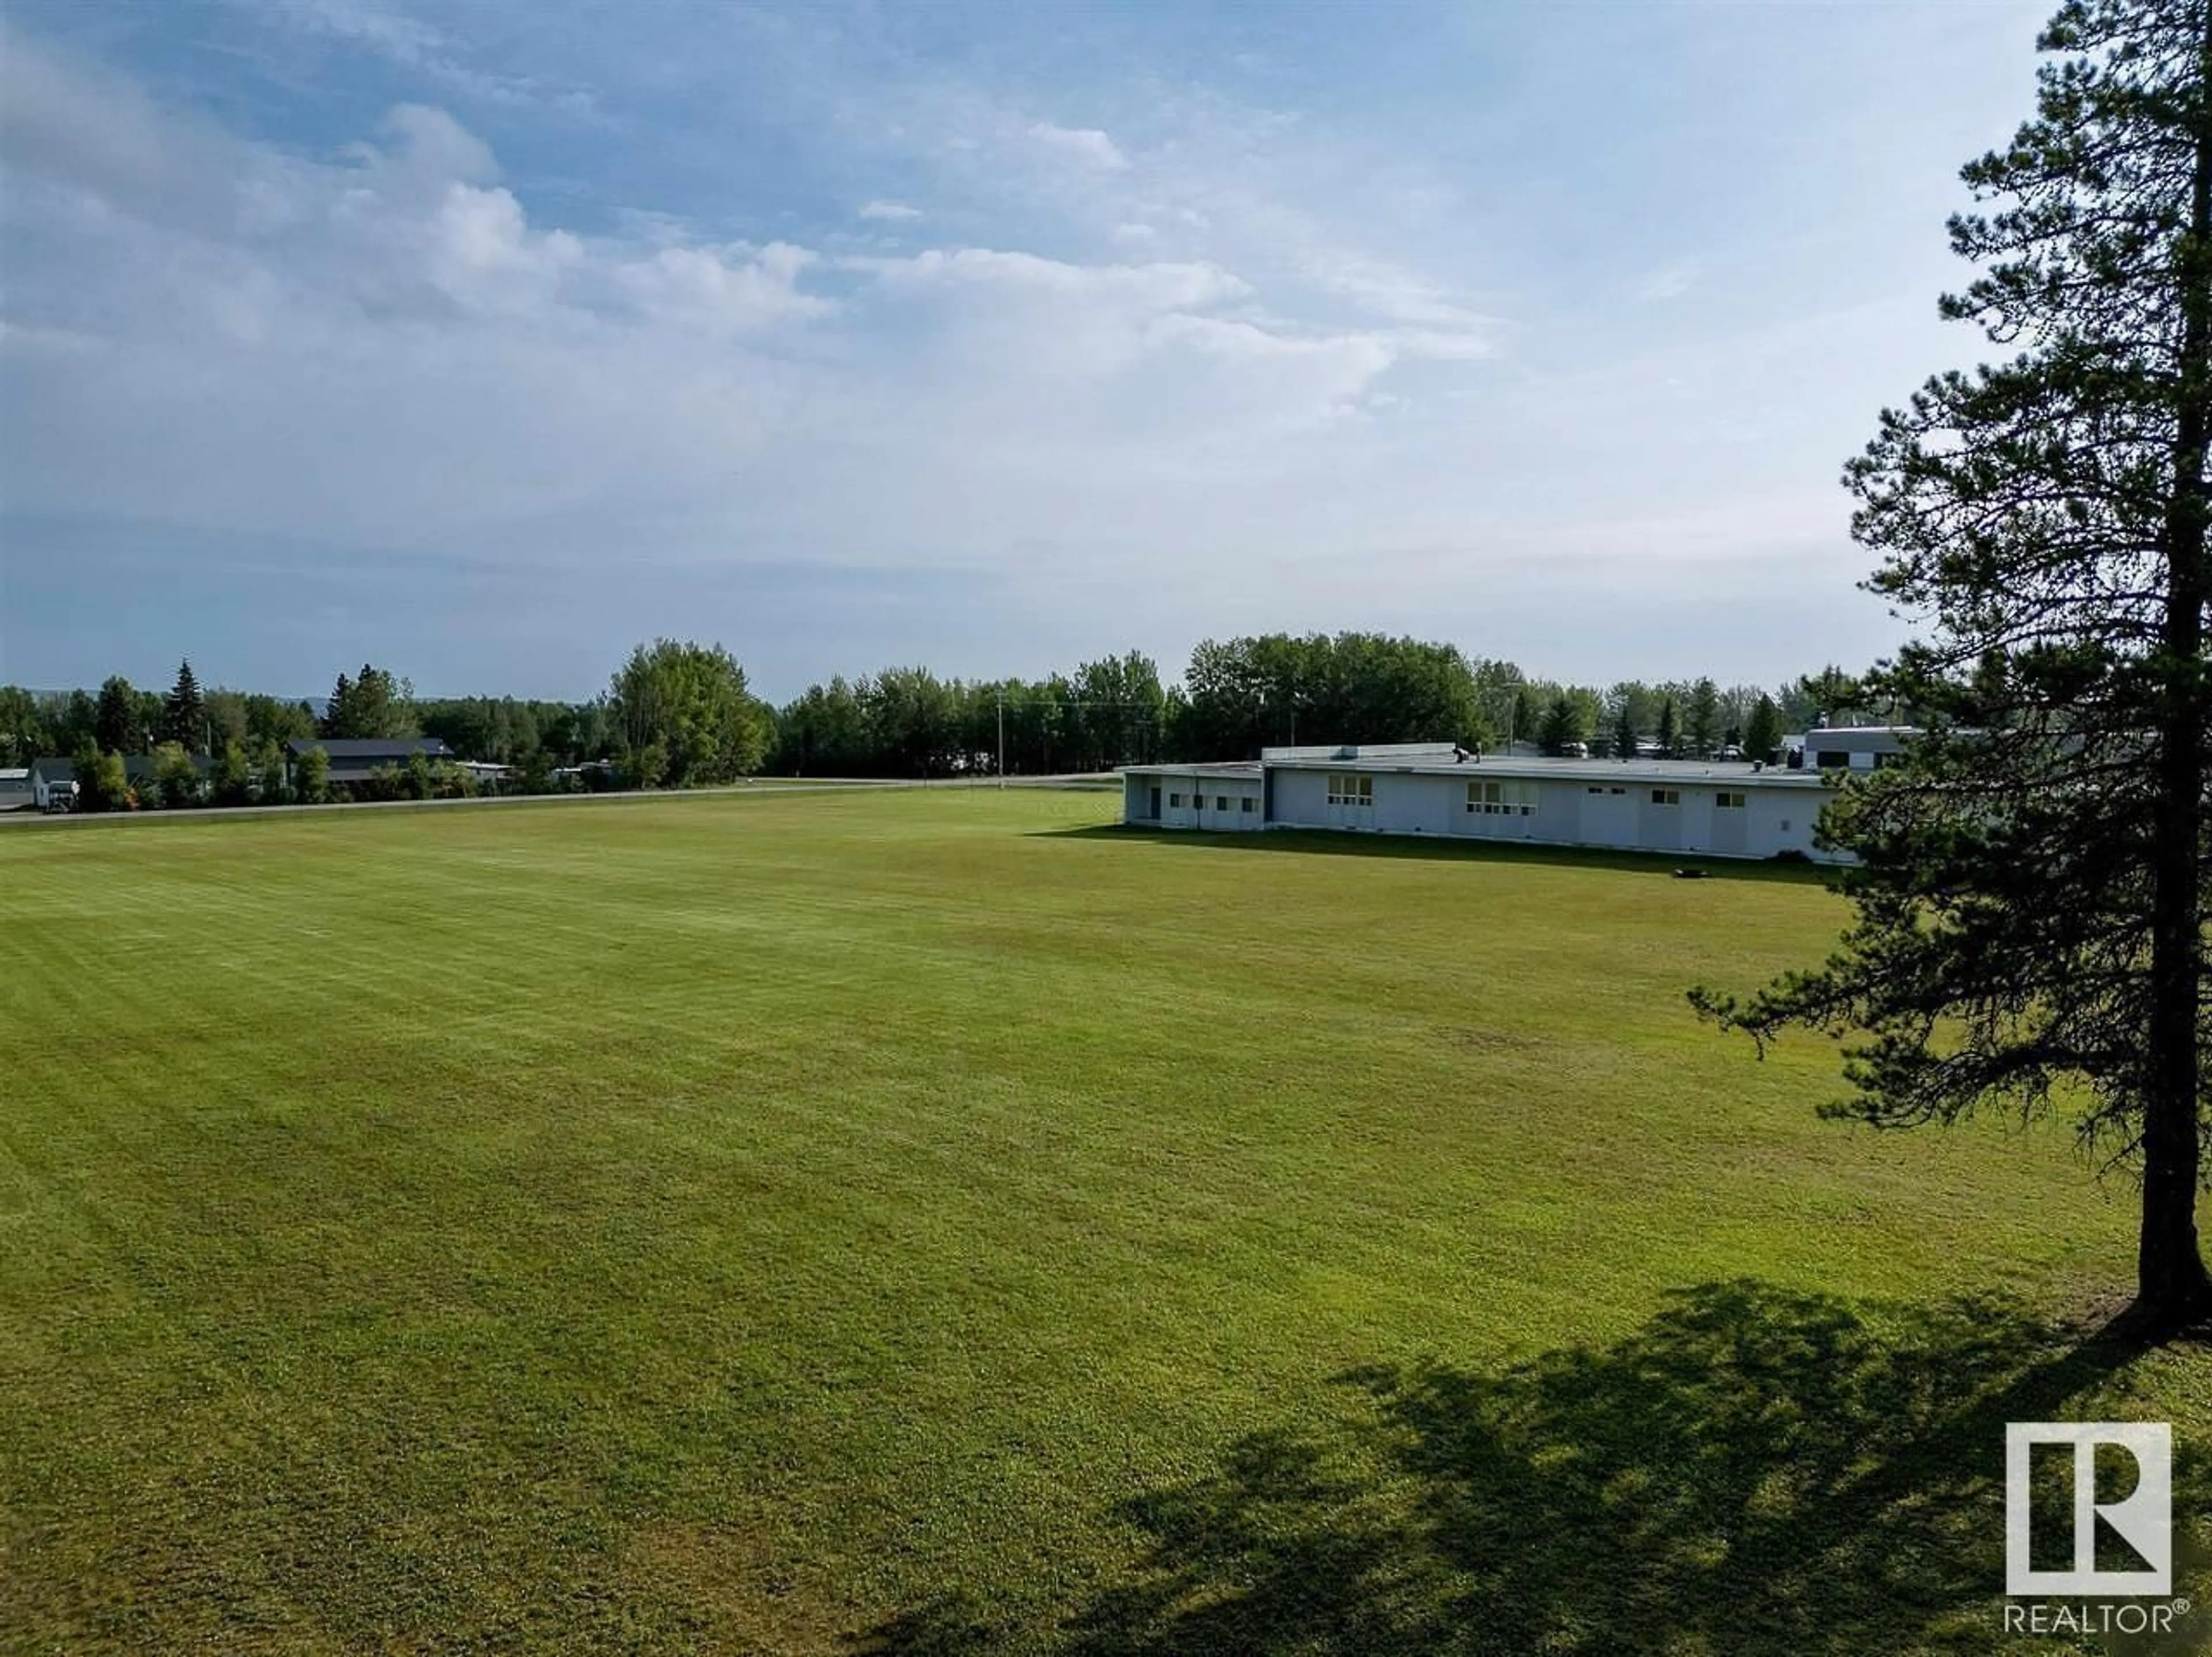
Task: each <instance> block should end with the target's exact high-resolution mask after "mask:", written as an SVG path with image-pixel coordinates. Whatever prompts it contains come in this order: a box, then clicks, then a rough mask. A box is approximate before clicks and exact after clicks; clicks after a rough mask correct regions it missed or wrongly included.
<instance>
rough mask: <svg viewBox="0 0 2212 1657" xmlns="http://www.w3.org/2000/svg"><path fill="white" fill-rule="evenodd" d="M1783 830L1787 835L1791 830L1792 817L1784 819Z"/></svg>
mask: <svg viewBox="0 0 2212 1657" xmlns="http://www.w3.org/2000/svg"><path fill="white" fill-rule="evenodd" d="M1782 832H1783V833H1784V834H1785V835H1786V834H1788V833H1789V832H1790V819H1789V818H1787V817H1784V818H1783V819H1782Z"/></svg>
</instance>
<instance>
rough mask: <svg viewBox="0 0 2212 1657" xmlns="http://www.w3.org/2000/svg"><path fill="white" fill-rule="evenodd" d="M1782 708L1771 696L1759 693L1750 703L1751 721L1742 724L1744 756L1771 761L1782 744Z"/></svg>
mask: <svg viewBox="0 0 2212 1657" xmlns="http://www.w3.org/2000/svg"><path fill="white" fill-rule="evenodd" d="M1782 734H1783V733H1782V710H1781V709H1780V708H1779V707H1776V706H1775V705H1774V698H1773V697H1771V696H1768V695H1761V696H1760V697H1759V700H1758V701H1756V702H1754V703H1753V704H1752V708H1751V722H1750V723H1749V724H1748V725H1745V726H1744V731H1743V756H1744V757H1745V758H1746V759H1748V760H1764V761H1766V762H1769V763H1771V762H1773V759H1774V757H1775V754H1776V752H1777V750H1779V749H1780V748H1781V746H1782Z"/></svg>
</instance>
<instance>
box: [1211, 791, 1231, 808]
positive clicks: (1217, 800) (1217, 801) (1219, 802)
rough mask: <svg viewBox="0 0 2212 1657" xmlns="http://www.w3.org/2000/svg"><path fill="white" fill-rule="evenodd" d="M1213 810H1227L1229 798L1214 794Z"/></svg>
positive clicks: (1224, 795)
mask: <svg viewBox="0 0 2212 1657" xmlns="http://www.w3.org/2000/svg"><path fill="white" fill-rule="evenodd" d="M1213 809H1214V810H1217V811H1226V810H1228V809H1229V796H1228V795H1226V794H1216V795H1215V796H1214V797H1213Z"/></svg>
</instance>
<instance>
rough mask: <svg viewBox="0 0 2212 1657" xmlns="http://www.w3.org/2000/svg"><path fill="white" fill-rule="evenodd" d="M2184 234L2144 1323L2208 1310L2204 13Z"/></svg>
mask: <svg viewBox="0 0 2212 1657" xmlns="http://www.w3.org/2000/svg"><path fill="white" fill-rule="evenodd" d="M2193 172H2194V176H2193V179H2192V180H2191V196H2190V223H2189V231H2188V234H2187V237H2186V239H2185V241H2184V243H2183V245H2182V248H2181V252H2180V256H2179V276H2180V283H2179V286H2180V300H2181V324H2182V328H2181V357H2180V361H2179V365H2178V367H2179V409H2178V410H2177V414H2178V418H2177V420H2176V422H2175V428H2174V444H2173V466H2174V473H2173V493H2172V499H2171V501H2170V502H2169V505H2168V508H2167V517H2166V618H2165V623H2166V624H2165V630H2164V639H2163V641H2162V642H2163V645H2164V648H2165V653H2166V663H2165V667H2166V671H2165V672H2164V673H2163V674H2162V675H2161V676H2160V679H2161V682H2162V685H2163V689H2164V693H2165V700H2166V706H2165V707H2163V708H2162V709H2161V710H2160V719H2159V725H2160V730H2159V732H2158V735H2159V774H2158V794H2157V801H2156V809H2155V812H2154V818H2153V822H2152V845H2151V905H2152V907H2151V1011H2150V1029H2149V1031H2148V1035H2149V1053H2148V1059H2149V1071H2150V1073H2149V1076H2148V1090H2147V1096H2146V1097H2145V1099H2144V1102H2143V1133H2142V1150H2143V1193H2142V1241H2141V1245H2140V1247H2139V1250H2138V1253H2137V1256H2136V1311H2137V1313H2138V1314H2139V1315H2140V1317H2141V1318H2142V1320H2143V1321H2144V1322H2145V1323H2147V1324H2148V1325H2149V1326H2152V1327H2154V1328H2160V1329H2168V1328H2173V1327H2177V1326H2181V1325H2183V1324H2186V1323H2191V1322H2194V1321H2197V1320H2201V1319H2207V1318H2212V1276H2208V1275H2207V1273H2206V1272H2205V1269H2204V1257H2203V1253H2202V1251H2201V1249H2200V1247H2199V1246H2198V1243H2197V1179H2198V1160H2199V1156H2200V1155H2201V1150H2200V1146H2199V1143H2198V1139H2197V1108H2198V1105H2197V1080H2198V1073H2199V1070H2198V1061H2199V1054H2198V1051H2197V1048H2198V1034H2197V1002H2198V997H2199V994H2200V992H2201V990H2202V987H2203V978H2204V940H2203V922H2202V920H2201V919H2200V917H2201V915H2202V913H2203V890H2202V887H2203V869H2202V867H2201V865H2200V864H2199V862H2198V858H2199V856H2200V854H2201V852H2202V848H2203V834H2204V784H2205V760H2204V740H2205V708H2204V704H2205V701H2206V689H2207V683H2208V681H2207V677H2206V674H2205V664H2204V606H2205V602H2206V599H2207V598H2208V597H2212V580H2208V572H2207V570H2206V568H2205V519H2206V505H2207V502H2206V498H2205V478H2204V465H2205V451H2206V444H2207V439H2208V435H2212V406H2208V405H2212V14H2208V17H2207V21H2206V33H2205V37H2204V39H2203V42H2202V45H2201V51H2200V56H2199V59H2198V82H2197V145H2196V155H2195V161H2194V169H2193Z"/></svg>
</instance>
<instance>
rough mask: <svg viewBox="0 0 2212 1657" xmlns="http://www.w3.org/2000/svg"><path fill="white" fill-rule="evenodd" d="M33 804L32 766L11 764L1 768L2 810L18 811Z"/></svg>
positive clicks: (0, 808) (0, 801)
mask: <svg viewBox="0 0 2212 1657" xmlns="http://www.w3.org/2000/svg"><path fill="white" fill-rule="evenodd" d="M30 804H31V768H30V767H29V766H27V765H11V766H7V767H4V768H0V811H18V810H25V809H27V807H28V806H29V805H30Z"/></svg>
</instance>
